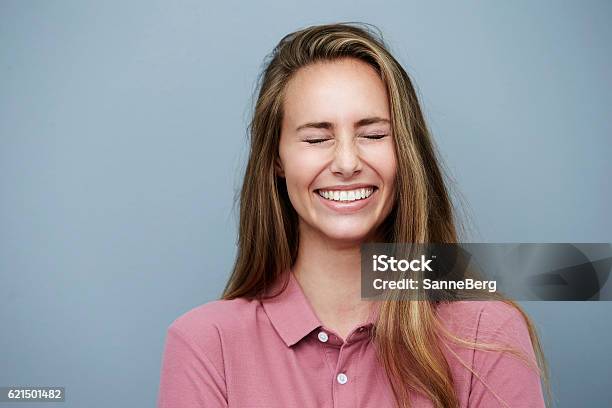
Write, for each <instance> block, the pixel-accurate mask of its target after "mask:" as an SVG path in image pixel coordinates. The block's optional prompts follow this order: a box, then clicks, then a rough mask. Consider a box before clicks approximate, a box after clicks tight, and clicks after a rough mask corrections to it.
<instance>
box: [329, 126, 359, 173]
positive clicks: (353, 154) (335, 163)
mask: <svg viewBox="0 0 612 408" xmlns="http://www.w3.org/2000/svg"><path fill="white" fill-rule="evenodd" d="M361 167H362V163H361V158H360V156H359V150H358V149H357V146H356V145H355V141H354V139H353V137H352V135H351V136H347V137H339V138H338V139H337V143H336V148H335V150H334V157H333V160H332V162H331V165H330V170H331V171H332V172H333V173H334V174H337V175H339V176H342V177H343V178H350V177H352V176H354V175H355V174H358V173H359V172H361Z"/></svg>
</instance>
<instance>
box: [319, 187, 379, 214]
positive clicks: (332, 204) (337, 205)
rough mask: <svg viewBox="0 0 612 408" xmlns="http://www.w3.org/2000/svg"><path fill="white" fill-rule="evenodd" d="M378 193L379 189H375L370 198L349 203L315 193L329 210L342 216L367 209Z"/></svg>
mask: <svg viewBox="0 0 612 408" xmlns="http://www.w3.org/2000/svg"><path fill="white" fill-rule="evenodd" d="M377 192H378V189H375V190H374V191H373V192H372V194H370V195H369V197H368V198H363V199H361V200H355V201H348V202H343V201H332V200H328V199H326V198H324V197H321V196H320V195H319V193H317V192H316V191H315V192H314V194H315V195H316V196H317V197H319V200H321V201H322V202H323V204H324V205H326V206H327V207H328V208H330V209H332V210H334V211H336V212H338V213H341V214H350V213H354V212H357V211H359V210H361V209H362V208H363V207H365V206H366V205H368V204H369V203H370V201H372V199H373V198H372V197H374V195H376V193H377Z"/></svg>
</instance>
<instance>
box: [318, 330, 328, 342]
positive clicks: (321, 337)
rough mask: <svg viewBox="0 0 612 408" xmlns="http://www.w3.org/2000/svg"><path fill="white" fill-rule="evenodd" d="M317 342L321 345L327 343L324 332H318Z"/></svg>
mask: <svg viewBox="0 0 612 408" xmlns="http://www.w3.org/2000/svg"><path fill="white" fill-rule="evenodd" d="M318 337H319V340H320V341H322V342H323V343H325V342H327V340H329V336H327V333H325V332H324V331H322V332H319V336H318Z"/></svg>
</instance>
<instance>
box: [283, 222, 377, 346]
mask: <svg viewBox="0 0 612 408" xmlns="http://www.w3.org/2000/svg"><path fill="white" fill-rule="evenodd" d="M293 273H294V275H295V277H296V279H297V281H298V282H299V284H300V286H301V287H302V290H303V291H304V295H305V296H306V297H307V298H308V300H309V302H310V304H311V306H312V307H313V309H314V311H315V313H316V314H317V316H318V317H319V319H320V320H321V322H322V323H323V324H324V325H325V326H326V327H328V328H330V329H332V330H335V331H336V332H337V333H338V334H339V335H340V336H342V337H343V338H344V337H345V336H346V335H347V334H348V333H349V332H350V330H351V329H352V328H353V327H355V326H357V325H359V324H362V323H364V322H366V321H367V318H368V313H369V311H370V309H369V307H370V303H371V302H369V301H366V300H362V299H361V253H360V243H359V242H353V243H347V242H338V241H333V240H330V239H329V238H327V237H322V236H321V235H320V234H317V233H315V232H314V231H309V230H307V229H306V228H302V227H300V245H299V250H298V257H297V260H296V262H295V264H294V266H293Z"/></svg>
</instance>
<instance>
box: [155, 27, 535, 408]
mask: <svg viewBox="0 0 612 408" xmlns="http://www.w3.org/2000/svg"><path fill="white" fill-rule="evenodd" d="M250 132H251V148H250V156H249V160H248V164H247V169H246V174H245V178H244V183H243V186H242V191H241V196H240V227H239V240H238V254H237V259H236V263H235V266H234V270H233V273H232V275H231V277H230V279H229V282H228V283H227V286H226V288H225V292H224V294H223V297H222V299H220V300H217V301H213V302H210V303H207V304H204V305H201V306H199V307H197V308H195V309H193V310H191V311H189V312H187V313H185V314H184V315H182V316H181V317H179V318H178V319H176V320H175V321H174V322H173V323H172V325H171V326H170V327H169V329H168V334H167V339H166V346H165V347H166V348H165V352H164V360H163V366H162V373H161V384H160V394H159V406H160V407H199V406H202V407H376V408H380V407H395V406H398V407H497V406H504V407H542V406H544V400H543V395H542V389H541V385H540V377H541V376H542V377H543V378H544V379H545V378H546V370H545V365H544V360H543V357H542V352H541V349H540V345H539V342H538V339H537V336H536V333H535V330H534V327H533V325H532V323H531V322H530V321H529V319H528V318H527V316H526V315H525V314H524V313H523V312H522V311H521V309H520V308H519V307H518V306H517V305H515V304H514V303H512V302H510V301H499V300H491V301H489V300H487V301H482V300H481V301H460V302H434V301H433V300H430V301H427V300H419V301H417V300H401V299H400V300H398V299H392V298H388V299H385V300H384V301H366V300H364V299H362V298H361V296H360V245H361V244H362V243H365V242H418V243H425V242H434V243H435V242H438V243H453V242H458V241H457V239H458V237H457V227H456V224H455V219H454V216H453V211H452V206H451V202H450V199H449V197H448V193H447V190H446V187H445V185H444V181H443V178H442V175H441V172H440V170H439V167H438V164H437V158H436V155H435V153H434V148H433V142H432V141H431V139H430V136H429V133H428V130H427V126H426V124H425V121H424V118H423V115H422V113H421V109H420V107H419V104H418V101H417V97H416V94H415V91H414V89H413V86H412V84H411V81H410V79H409V78H408V76H407V74H406V72H405V71H404V70H403V69H402V67H401V66H400V64H399V63H398V62H397V61H396V60H395V59H394V58H393V57H392V55H391V54H390V53H389V51H388V50H387V49H386V47H385V45H384V42H383V40H382V38H380V37H379V36H376V35H375V34H374V33H373V32H371V31H370V30H369V29H368V26H367V25H358V24H332V25H321V26H313V27H309V28H306V29H303V30H300V31H297V32H295V33H292V34H290V35H287V36H286V37H285V38H283V39H282V40H281V41H280V43H279V44H278V45H277V47H276V48H275V49H274V52H273V53H272V55H271V58H270V60H269V61H268V63H267V65H266V68H265V70H264V71H263V75H262V77H261V82H260V87H259V96H258V99H257V103H256V106H255V111H254V115H253V119H252V122H251V125H250Z"/></svg>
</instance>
